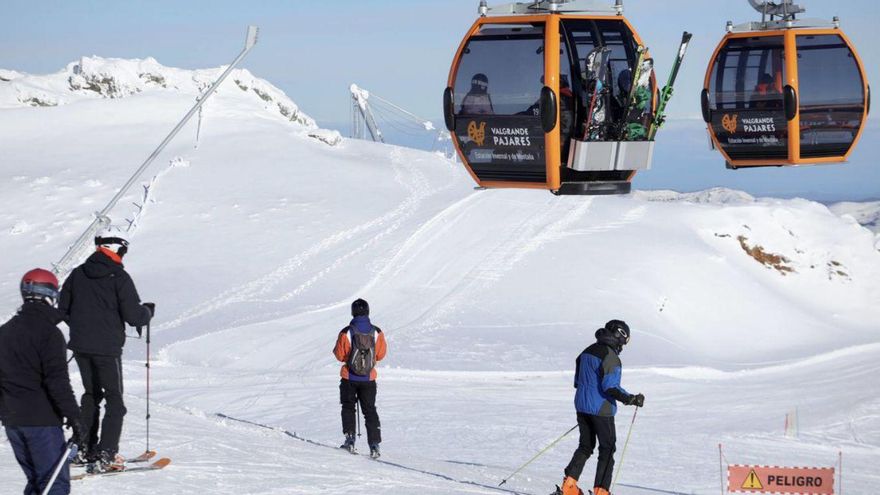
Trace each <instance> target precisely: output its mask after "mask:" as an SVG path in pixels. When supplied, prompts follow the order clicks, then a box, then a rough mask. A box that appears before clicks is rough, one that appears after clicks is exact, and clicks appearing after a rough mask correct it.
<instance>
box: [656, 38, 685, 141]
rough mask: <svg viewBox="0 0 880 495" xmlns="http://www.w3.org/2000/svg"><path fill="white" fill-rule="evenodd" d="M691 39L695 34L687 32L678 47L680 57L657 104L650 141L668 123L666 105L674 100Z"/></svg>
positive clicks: (673, 66)
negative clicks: (679, 74) (676, 79)
mask: <svg viewBox="0 0 880 495" xmlns="http://www.w3.org/2000/svg"><path fill="white" fill-rule="evenodd" d="M691 37H693V34H691V33H689V32H687V31H685V32H684V33H682V35H681V45H679V47H678V56H677V57H675V61H674V62H673V63H672V71H670V73H669V80H668V81H667V82H666V86H663V90H662V91H661V92H660V101H659V102H658V103H657V112H656V113H655V114H654V119H653V120H652V121H651V128H650V130H649V131H648V141H653V140H654V136H656V135H657V131H658V130H660V127H662V126H663V124H664V122H666V105H667V104H668V103H669V100H670V99H671V98H672V87H673V85H674V84H675V78H676V77H678V69H680V68H681V62H682V61H683V60H684V54H685V53H686V52H687V49H688V44H690V42H691Z"/></svg>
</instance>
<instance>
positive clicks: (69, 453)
mask: <svg viewBox="0 0 880 495" xmlns="http://www.w3.org/2000/svg"><path fill="white" fill-rule="evenodd" d="M75 455H76V443H75V442H74V441H73V439H72V438H71V439H70V440H68V441H67V448H66V449H65V450H64V454H63V455H62V456H61V459H59V460H58V464H57V465H55V470H54V471H52V477H51V478H49V482H48V483H46V488H43V491H42V492H41V493H42V495H49V491H50V490H52V485H54V484H55V480H56V479H58V475H59V474H60V473H61V469H62V468H63V467H64V465H65V464H67V461H68V460H69V459H70V458H71V457H73V456H75Z"/></svg>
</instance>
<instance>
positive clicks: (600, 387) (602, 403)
mask: <svg viewBox="0 0 880 495" xmlns="http://www.w3.org/2000/svg"><path fill="white" fill-rule="evenodd" d="M596 337H597V342H596V343H595V344H593V345H591V346H589V347H587V348H586V349H584V351H583V352H582V353H581V354H580V356H578V358H577V361H576V365H575V373H574V387H575V388H576V389H577V391H576V392H575V394H574V407H575V408H576V409H577V412H579V413H583V414H592V415H594V416H614V415H615V414H617V401H621V402H623V403H626V402H629V400H630V397H631V395H630V394H629V392H627V391H626V390H625V389H624V388H623V387H621V386H620V377H621V374H622V365H621V363H620V357H619V356H618V353H617V350H616V347H615V343H613V342H612V341H610V340H609V339H608V338H607V337H606V336H605V335H604V334H603V333H602V331H601V330H600V331H599V332H597V335H596Z"/></svg>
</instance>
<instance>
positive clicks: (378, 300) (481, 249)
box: [0, 57, 880, 495]
mask: <svg viewBox="0 0 880 495" xmlns="http://www.w3.org/2000/svg"><path fill="white" fill-rule="evenodd" d="M79 64H80V62H79V61H78V62H76V63H73V64H71V65H70V66H68V67H67V68H65V69H64V70H62V71H61V72H59V73H57V74H52V75H46V76H33V75H27V74H21V73H17V72H14V71H9V70H5V71H0V77H2V80H0V150H2V161H0V175H2V180H0V197H2V198H3V201H2V203H0V246H2V250H3V253H4V254H3V256H2V257H0V308H2V311H0V312H2V313H3V314H4V315H9V314H11V313H12V312H13V311H14V309H15V308H16V307H17V306H18V305H19V296H18V285H17V284H18V281H19V278H20V276H21V274H22V273H23V272H24V271H26V270H28V269H30V268H33V267H35V266H44V267H46V266H48V265H49V264H50V263H51V262H52V261H55V260H57V259H59V258H60V257H61V255H62V254H63V253H64V252H65V250H66V247H67V246H68V245H69V244H70V243H72V242H73V240H74V239H75V238H76V237H77V236H78V235H79V234H80V233H81V232H82V230H83V229H84V228H85V227H86V225H87V224H88V222H89V221H91V217H90V215H92V213H93V212H94V211H95V210H97V209H99V208H101V207H102V206H103V205H104V204H105V203H106V201H107V200H108V199H109V198H110V197H111V196H112V195H113V193H114V192H115V191H116V189H117V188H118V187H119V186H120V185H121V184H122V183H123V182H124V181H125V180H126V179H127V177H128V176H129V174H130V173H131V172H132V171H133V170H134V169H135V168H136V167H137V165H138V164H140V162H141V161H142V160H143V158H144V157H145V156H146V155H147V154H149V152H150V151H151V150H152V149H153V148H154V147H155V145H156V144H157V143H158V142H159V141H160V140H161V138H162V137H163V136H164V135H165V134H166V133H167V132H168V131H169V130H170V128H171V127H172V126H173V125H174V123H175V122H176V121H177V120H178V119H179V118H180V117H181V116H182V114H183V113H184V112H185V111H186V110H187V109H188V108H189V107H190V106H191V105H192V104H193V102H194V99H195V97H196V95H197V94H198V91H199V90H200V89H203V88H204V87H205V84H206V81H207V82H210V80H211V79H212V78H213V77H215V76H216V75H217V74H218V73H219V69H213V70H207V71H188V70H179V69H171V68H167V67H163V66H161V65H160V64H158V63H157V62H156V61H154V60H151V59H148V60H140V61H139V60H116V59H101V58H97V57H93V58H86V59H84V60H83V62H82V64H81V65H82V68H81V70H79V69H77V70H76V71H75V70H74V66H75V65H79ZM75 72H76V73H75ZM303 109H304V110H306V111H307V105H304V106H303ZM304 110H301V109H300V107H298V106H297V105H296V104H294V103H293V102H292V101H291V100H290V99H288V97H287V96H285V95H284V94H283V93H282V92H281V91H280V90H278V89H277V88H275V87H274V86H272V85H271V84H269V83H267V82H265V81H262V80H260V79H258V78H256V77H254V76H252V75H251V74H249V73H247V72H245V71H236V72H234V73H233V74H232V75H231V76H230V78H229V80H228V81H227V82H226V83H225V84H224V85H223V86H222V87H221V88H220V89H219V91H218V93H217V95H216V96H215V97H214V98H213V99H212V100H211V101H210V102H209V103H208V105H207V108H206V111H205V113H204V115H203V123H202V130H201V138H200V142H199V146H198V148H195V147H194V144H195V133H196V129H195V122H193V123H192V124H190V125H189V126H188V127H187V128H185V129H184V132H182V133H181V135H180V136H178V138H177V139H176V140H175V141H174V142H173V143H172V144H171V145H170V146H169V148H168V149H167V150H166V152H165V153H164V154H163V155H162V156H161V157H160V159H159V160H158V161H157V162H156V163H155V164H154V166H153V167H152V168H151V169H150V170H149V171H148V174H147V175H146V176H145V177H144V180H143V183H144V184H145V185H147V184H149V190H148V194H146V196H148V197H147V198H146V199H147V201H146V203H145V202H144V196H145V191H144V190H143V189H141V190H137V188H135V189H134V190H133V191H132V193H131V194H130V196H129V197H127V198H125V199H124V200H123V201H121V202H120V203H119V206H118V207H117V208H116V210H114V212H113V213H112V215H111V216H112V218H113V220H114V224H115V225H118V226H121V227H124V228H127V227H128V222H127V221H126V219H127V220H132V221H133V225H134V226H133V228H132V230H131V231H130V232H128V233H127V235H128V236H129V238H130V240H131V241H132V247H131V251H130V254H129V255H128V256H127V257H126V267H127V269H128V270H129V272H130V273H131V274H132V276H133V278H134V280H135V281H136V283H137V285H138V289H139V291H140V294H141V297H142V298H143V299H144V300H146V301H155V302H156V303H157V306H158V309H157V317H156V320H155V323H154V326H153V338H154V342H153V348H154V350H155V351H156V352H154V362H153V383H152V403H151V412H152V420H151V431H152V434H151V447H153V448H155V449H156V450H158V451H159V455H160V456H163V457H170V458H172V459H173V463H172V464H171V465H170V466H169V467H167V468H165V469H164V470H162V471H160V472H151V473H144V474H140V473H138V474H135V473H132V474H131V475H130V476H119V477H108V478H100V479H87V480H84V481H78V482H75V483H74V485H73V491H74V493H89V494H119V493H126V494H148V493H149V494H153V493H174V494H188V493H193V494H195V493H198V494H202V493H211V494H236V495H240V494H251V493H253V494H257V493H259V494H339V493H349V492H352V491H355V490H357V491H358V492H360V493H373V494H377V495H379V494H416V493H418V494H438V495H439V494H453V493H454V494H500V493H520V494H537V495H544V494H546V493H549V492H550V491H552V489H553V487H554V485H555V484H557V483H559V482H560V481H561V479H562V469H563V467H564V466H565V465H566V463H567V462H568V459H569V457H570V455H571V453H572V451H573V450H574V448H575V445H576V437H575V435H572V436H570V437H568V438H566V439H565V440H563V441H562V442H561V443H560V444H559V445H558V446H557V447H556V448H555V449H554V450H552V451H550V452H549V453H548V454H547V455H545V456H543V457H541V458H540V459H539V460H538V461H536V462H535V463H534V464H532V465H531V466H529V467H528V468H526V469H525V470H523V472H521V473H520V474H519V475H517V476H516V477H514V478H512V479H511V480H510V481H508V482H507V483H506V484H505V485H504V486H503V487H501V488H499V487H498V483H499V482H500V481H501V480H502V479H504V478H505V477H506V476H508V475H509V474H510V473H511V472H512V471H513V470H514V469H515V468H516V467H517V466H519V465H520V464H522V463H523V462H525V461H526V460H527V459H529V458H530V457H531V456H532V455H533V454H534V453H536V452H537V451H538V450H539V449H541V448H543V447H544V446H546V445H547V444H548V443H549V442H550V441H552V440H553V439H554V438H556V437H557V436H559V435H560V434H561V433H563V432H564V431H566V430H567V429H569V428H570V427H571V426H573V425H574V424H575V414H574V408H573V403H572V399H573V391H574V389H573V388H572V374H573V365H574V360H575V357H576V356H577V354H578V353H579V352H580V351H581V350H582V349H583V348H584V347H586V346H587V345H588V344H590V343H591V342H593V332H594V330H595V329H596V328H597V327H598V326H600V325H602V324H603V323H604V322H605V321H606V320H608V319H611V318H622V319H625V320H626V321H627V322H628V323H629V324H630V325H631V327H632V328H633V332H634V333H633V341H632V344H631V345H630V346H628V348H627V349H626V350H625V352H624V353H623V355H622V359H623V362H624V376H623V384H624V386H625V387H626V388H627V389H628V390H629V391H631V392H642V393H644V394H645V396H646V398H647V399H646V404H645V408H644V409H642V410H640V412H639V415H638V418H637V421H636V423H635V429H634V431H633V434H632V440H631V442H630V445H629V448H628V450H627V452H626V456H625V458H624V459H623V461H622V464H621V460H620V453H621V452H620V449H621V447H622V443H623V439H624V438H625V436H626V433H627V431H628V428H629V424H630V420H631V418H632V416H631V415H632V412H633V410H632V408H628V407H621V409H620V414H619V415H618V419H617V426H618V438H619V446H618V454H617V456H618V466H619V467H620V469H621V474H620V477H619V481H618V484H617V486H616V487H615V490H614V491H615V493H616V494H619V495H630V494H631V495H642V494H650V493H678V494H715V493H718V492H719V490H720V484H721V473H720V472H719V456H718V444H719V443H721V444H723V446H724V455H725V456H726V461H728V462H730V463H737V464H772V465H789V466H834V465H836V462H837V460H838V452H839V451H841V450H842V451H843V461H844V471H843V476H844V479H843V488H844V493H850V494H865V493H874V492H876V487H877V486H878V485H880V472H878V470H877V465H878V462H880V414H878V410H880V381H878V380H877V379H876V377H877V376H878V373H880V324H878V322H880V304H878V301H880V235H878V234H877V212H878V210H880V207H878V205H877V203H857V204H841V205H834V206H832V207H831V208H829V207H827V206H825V205H822V204H818V203H815V202H811V201H807V200H802V199H792V200H779V199H772V198H753V197H751V196H749V195H747V194H745V193H741V192H737V191H732V190H725V189H715V190H709V191H704V192H699V193H689V194H680V193H675V192H671V191H637V192H635V193H634V194H632V195H630V196H626V197H555V196H552V195H550V194H548V193H547V192H543V191H534V192H533V191H522V190H519V191H513V190H510V191H507V190H489V191H474V190H473V188H472V183H471V181H470V179H469V177H467V175H466V173H465V172H464V170H463V168H462V167H461V166H460V165H459V164H456V163H454V162H452V161H450V160H447V159H446V158H444V157H442V156H439V155H436V154H431V153H426V152H421V151H416V150H411V149H406V148H400V147H394V146H389V145H379V144H373V143H367V142H361V141H354V140H349V139H341V138H340V137H339V136H338V135H337V134H335V133H333V132H332V131H326V130H321V129H318V128H317V126H316V125H315V123H314V121H313V120H312V119H310V118H309V117H308V116H307V114H306V113H304ZM661 139H662V138H661ZM666 139H671V138H669V137H668V136H667V137H666ZM871 141H873V140H872V139H867V138H866V139H864V140H863V141H862V144H861V146H862V152H864V151H865V148H866V147H871V146H873V143H872V142H871ZM873 149H876V146H874V148H873ZM662 166H663V164H662V163H658V164H657V168H660V167H662ZM859 221H862V222H863V223H864V224H865V226H862V225H860V223H859ZM872 229H873V230H872ZM356 297H364V298H365V299H367V300H368V301H370V304H371V306H372V315H373V320H374V323H375V324H377V325H379V326H380V327H382V328H383V329H384V330H385V332H386V335H387V338H388V344H389V354H388V358H387V359H386V360H385V361H383V362H382V363H381V365H380V367H379V381H378V389H379V396H378V409H379V413H380V416H381V420H382V432H383V437H384V442H383V445H382V447H383V456H382V458H381V460H380V461H379V462H377V461H373V460H371V459H369V458H368V457H366V456H357V457H355V456H351V455H350V454H348V453H345V452H343V451H341V450H339V449H337V448H336V447H337V446H338V445H339V444H340V443H341V441H342V433H341V427H340V421H339V404H338V380H339V377H338V371H339V365H338V363H337V362H336V361H335V359H334V358H333V356H332V354H331V349H332V346H333V343H334V341H335V338H336V334H337V332H338V331H339V330H340V329H341V328H342V327H343V326H345V325H346V324H347V322H348V319H349V312H348V311H349V303H350V301H351V300H353V299H354V298H356ZM144 353H145V346H144V343H143V342H142V341H138V340H135V339H131V340H129V341H128V343H127V344H126V355H125V361H124V367H125V378H126V382H125V388H126V401H127V406H128V410H129V412H128V415H127V417H126V423H125V431H124V434H123V445H122V448H121V450H122V453H124V454H128V455H137V454H139V453H140V452H141V451H143V449H144V441H145V438H144V428H145V421H144V414H145V402H144V397H145V373H144V366H143V361H144ZM72 366H73V367H72V368H71V372H72V380H73V382H74V384H75V387H76V389H77V390H80V389H81V386H80V383H79V375H78V372H77V371H76V368H75V364H73V363H72ZM795 409H796V410H797V412H798V416H799V425H798V429H797V432H796V433H797V435H796V436H785V435H784V431H783V427H784V423H785V415H786V413H788V412H790V411H793V410H795ZM218 413H219V414H221V415H222V416H220V415H218ZM230 418H236V419H230ZM259 425H263V426H259ZM358 446H359V447H360V449H361V451H362V452H363V451H365V450H367V449H366V437H365V436H364V437H362V438H361V439H360V440H359V443H358ZM594 466H595V461H594V460H592V459H591V461H590V462H589V463H588V464H587V469H586V471H585V474H584V477H583V480H584V482H583V483H582V484H581V485H582V486H583V487H585V488H588V487H590V486H591V479H592V473H593V471H592V470H593V469H594ZM23 484H24V481H23V476H22V474H21V472H20V470H19V468H18V466H17V465H16V464H15V462H14V460H13V457H12V452H11V449H10V448H9V445H8V443H7V441H6V439H5V437H3V438H2V439H0V486H3V487H6V488H4V490H3V491H4V492H7V491H9V492H10V493H11V492H12V491H13V489H12V487H18V486H21V485H23ZM7 488H8V490H7ZM15 490H18V488H15Z"/></svg>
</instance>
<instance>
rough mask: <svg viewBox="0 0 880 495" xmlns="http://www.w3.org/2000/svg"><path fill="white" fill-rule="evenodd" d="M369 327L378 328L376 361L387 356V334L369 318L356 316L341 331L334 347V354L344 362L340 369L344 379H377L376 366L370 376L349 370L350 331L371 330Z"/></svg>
mask: <svg viewBox="0 0 880 495" xmlns="http://www.w3.org/2000/svg"><path fill="white" fill-rule="evenodd" d="M369 329H375V330H376V362H377V363H378V362H379V361H381V360H382V359H384V358H385V354H386V353H387V352H388V345H387V344H386V343H385V334H384V333H383V332H382V330H381V329H380V328H379V327H376V326H373V325H372V324H371V323H370V320H369V318H367V317H363V316H359V317H355V318H354V319H353V320H352V321H351V325H349V326H347V327H345V328H343V329H342V330H340V331H339V336H338V337H337V338H336V346H335V347H334V348H333V355H334V356H336V359H337V360H339V361H340V362H342V363H343V364H342V369H341V370H340V371H339V375H340V376H341V377H342V378H343V379H344V380H355V381H371V382H372V381H375V380H376V368H375V367H374V368H373V369H372V370H371V371H370V376H369V378H367V377H360V376H357V375H355V374H353V373H351V374H350V373H349V372H348V364H345V363H347V362H348V355H349V354H350V353H351V339H349V337H348V333H349V332H352V331H354V332H358V331H362V332H364V333H366V332H369Z"/></svg>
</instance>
